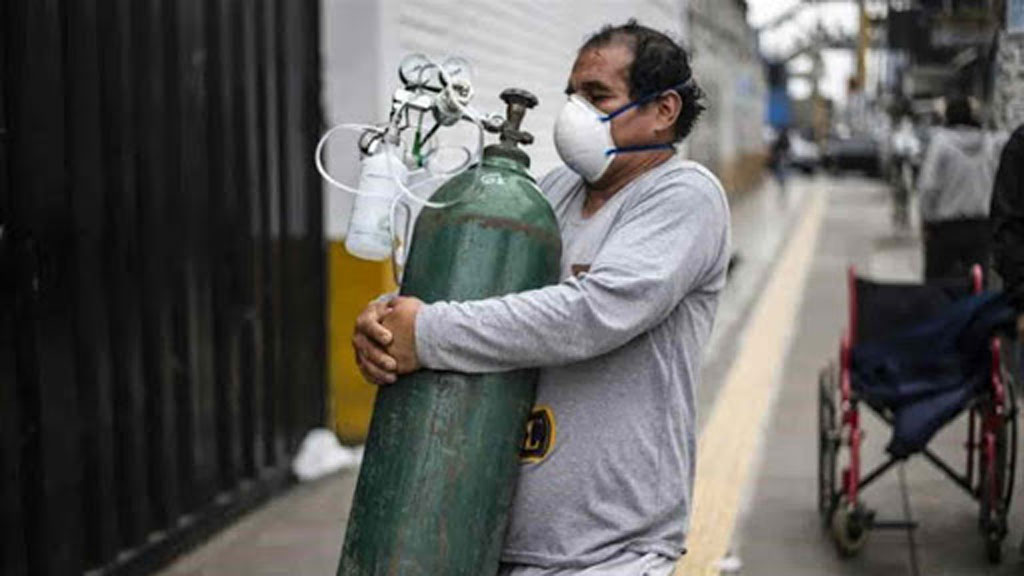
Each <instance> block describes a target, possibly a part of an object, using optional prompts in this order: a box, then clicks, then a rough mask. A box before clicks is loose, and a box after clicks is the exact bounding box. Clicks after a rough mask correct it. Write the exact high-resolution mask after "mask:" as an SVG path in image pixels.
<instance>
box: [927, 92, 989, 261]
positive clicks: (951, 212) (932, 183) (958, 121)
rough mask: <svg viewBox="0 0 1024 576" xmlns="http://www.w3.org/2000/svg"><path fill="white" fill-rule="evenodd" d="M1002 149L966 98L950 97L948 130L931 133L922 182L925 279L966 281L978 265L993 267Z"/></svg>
mask: <svg viewBox="0 0 1024 576" xmlns="http://www.w3.org/2000/svg"><path fill="white" fill-rule="evenodd" d="M997 148H998V147H997V146H996V138H995V137H994V136H993V135H991V134H989V133H988V132H986V131H985V130H983V129H982V128H981V124H980V123H979V122H978V120H977V118H976V117H975V115H974V113H973V111H972V109H971V105H970V102H969V101H968V100H967V98H963V97H955V98H951V99H950V100H949V102H948V103H947V105H946V126H945V127H942V128H937V129H935V131H934V133H933V134H932V137H931V141H930V143H929V145H928V150H927V152H926V153H925V158H924V164H923V165H922V167H921V174H920V176H919V177H918V181H917V188H918V191H919V193H920V202H921V205H920V210H921V220H922V222H923V223H924V240H925V242H924V244H925V247H924V250H925V278H926V279H928V280H934V279H939V278H950V277H962V276H965V275H967V274H968V273H969V271H970V269H971V266H973V265H974V264H981V265H983V266H984V265H986V264H987V263H988V259H989V245H990V241H989V240H990V234H989V224H988V216H989V206H990V204H991V198H992V184H993V180H994V178H995V171H996V163H997V162H998V157H997V153H998V149H997Z"/></svg>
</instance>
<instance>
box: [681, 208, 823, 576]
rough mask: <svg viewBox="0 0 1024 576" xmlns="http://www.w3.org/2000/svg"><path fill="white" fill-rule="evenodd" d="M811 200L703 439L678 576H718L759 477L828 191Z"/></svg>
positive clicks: (758, 309)
mask: <svg viewBox="0 0 1024 576" xmlns="http://www.w3.org/2000/svg"><path fill="white" fill-rule="evenodd" d="M809 195H810V200H809V202H808V205H807V207H806V208H805V209H804V213H803V215H802V216H801V220H800V223H799V225H798V228H797V229H796V230H795V231H794V233H793V235H792V236H791V237H790V239H789V241H788V242H787V244H786V248H785V252H784V253H783V254H782V258H781V259H780V260H779V262H778V264H776V266H775V269H774V271H773V272H772V275H771V278H770V279H769V281H768V285H767V286H766V287H765V289H764V291H763V292H762V293H761V297H760V299H759V300H758V302H757V305H756V307H755V308H754V310H753V312H752V314H751V316H750V320H749V322H748V323H747V327H746V329H745V330H744V332H743V336H742V338H743V341H742V342H741V346H740V347H739V349H738V350H739V354H738V355H737V357H736V359H735V360H734V361H733V364H732V367H731V368H730V369H729V373H728V376H727V377H726V381H725V385H724V386H723V387H722V390H721V391H720V392H719V394H718V399H717V400H716V401H715V406H714V408H713V409H712V412H711V416H710V418H709V419H708V421H707V423H706V424H705V426H704V430H703V432H702V433H701V436H700V440H699V442H698V448H697V450H698V451H697V480H696V484H695V486H694V508H693V516H692V520H691V522H690V532H689V536H688V537H687V541H686V547H687V549H688V550H689V552H688V553H687V555H686V556H684V557H683V558H682V559H681V560H680V561H679V564H678V565H677V566H676V575H677V576H697V575H700V576H707V575H715V574H718V572H719V571H718V569H717V568H716V567H715V563H716V562H717V561H718V560H719V559H721V558H722V557H723V556H725V555H726V554H727V553H728V551H729V548H730V546H731V545H732V538H733V531H734V529H735V527H736V520H737V516H738V515H739V513H740V508H741V506H742V505H743V499H744V496H745V494H746V491H747V489H748V487H747V484H748V482H749V481H750V479H751V477H754V478H756V472H757V471H756V470H754V469H753V468H754V467H755V465H756V463H757V462H758V450H759V449H760V445H761V440H762V436H763V435H764V433H765V430H767V423H768V417H769V416H770V412H771V408H772V405H773V403H774V399H775V396H776V393H777V390H778V387H779V384H780V380H781V379H782V370H783V367H784V365H785V362H786V356H787V353H788V349H789V343H790V341H791V337H790V336H791V334H792V332H793V331H794V330H795V324H796V320H797V313H798V312H799V310H800V303H801V301H802V299H803V293H804V285H805V284H806V279H807V272H808V270H809V269H810V266H811V261H812V259H813V256H814V248H815V245H816V244H817V239H818V230H819V228H820V227H821V221H822V217H823V214H824V211H825V201H826V199H825V197H824V192H823V191H820V190H815V191H810V192H809ZM767 449H770V447H767ZM769 457H770V456H769Z"/></svg>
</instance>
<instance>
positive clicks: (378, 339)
mask: <svg viewBox="0 0 1024 576" xmlns="http://www.w3.org/2000/svg"><path fill="white" fill-rule="evenodd" d="M390 312H391V310H390V307H389V305H388V302H380V301H374V302H370V304H369V305H368V306H367V307H366V309H365V310H363V312H362V313H361V314H360V315H359V317H358V318H357V319H356V327H355V330H354V331H353V333H352V348H353V349H354V350H355V353H356V365H357V366H359V371H360V372H362V374H363V377H364V378H366V380H367V381H368V382H370V383H371V384H376V385H378V386H383V385H385V384H391V383H393V382H394V381H395V380H396V379H397V378H398V374H397V373H396V370H397V368H398V362H397V361H396V360H395V359H394V358H393V357H391V356H390V355H389V354H388V352H387V347H388V346H389V345H391V343H392V341H393V340H394V338H393V335H392V333H391V331H390V330H388V329H387V328H385V327H384V325H383V324H382V323H381V322H382V321H383V320H384V318H386V317H387V316H388V315H389V314H390Z"/></svg>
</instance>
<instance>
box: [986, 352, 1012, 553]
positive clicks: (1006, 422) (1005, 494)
mask: <svg viewBox="0 0 1024 576" xmlns="http://www.w3.org/2000/svg"><path fill="white" fill-rule="evenodd" d="M1003 382H1004V385H1005V388H1006V399H1005V402H1006V405H1005V410H1004V414H1003V418H1002V419H1001V422H1000V424H1001V425H1000V426H999V428H998V429H997V430H996V437H995V440H996V443H995V462H993V463H992V464H993V465H992V469H993V470H994V471H995V474H996V477H995V480H994V481H990V479H989V466H988V462H986V461H985V459H984V455H982V463H981V466H979V468H980V470H979V486H978V496H979V498H978V503H979V510H978V512H979V517H978V527H979V528H980V529H981V533H982V537H983V538H984V540H985V555H986V556H987V557H988V560H989V562H990V563H992V564H998V563H1000V562H1001V561H1002V559H1003V540H1004V539H1005V538H1006V533H1007V515H1008V511H1009V509H1010V501H1011V499H1012V497H1013V479H1014V476H1015V469H1016V466H1017V457H1016V456H1017V396H1016V386H1015V384H1014V382H1013V379H1012V376H1010V374H1009V372H1008V371H1007V370H1005V369H1004V370H1003Z"/></svg>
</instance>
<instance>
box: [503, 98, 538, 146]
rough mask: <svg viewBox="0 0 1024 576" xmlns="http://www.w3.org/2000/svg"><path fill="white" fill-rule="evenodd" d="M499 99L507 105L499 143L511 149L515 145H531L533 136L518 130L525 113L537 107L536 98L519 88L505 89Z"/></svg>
mask: <svg viewBox="0 0 1024 576" xmlns="http://www.w3.org/2000/svg"><path fill="white" fill-rule="evenodd" d="M501 99H502V100H503V101H504V102H505V104H507V105H508V109H507V111H506V113H505V125H504V126H502V127H501V142H502V143H508V144H509V145H510V146H513V147H514V146H515V145H516V144H522V145H524V146H528V145H530V144H533V134H530V133H529V132H526V131H523V130H520V129H519V128H520V126H521V125H522V123H523V117H524V116H526V111H527V110H529V109H530V108H533V107H534V106H536V105H537V97H536V96H534V95H533V94H531V93H529V92H527V91H526V90H522V89H520V88H507V89H505V91H503V92H502V93H501Z"/></svg>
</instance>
